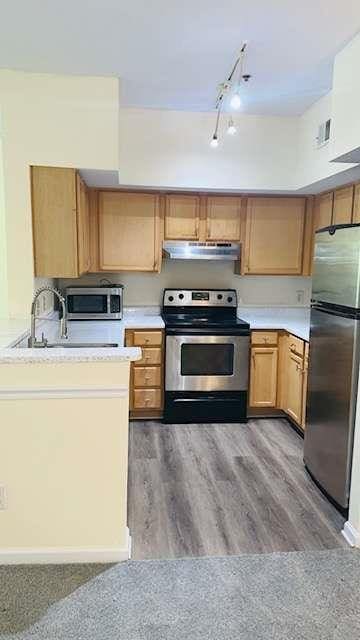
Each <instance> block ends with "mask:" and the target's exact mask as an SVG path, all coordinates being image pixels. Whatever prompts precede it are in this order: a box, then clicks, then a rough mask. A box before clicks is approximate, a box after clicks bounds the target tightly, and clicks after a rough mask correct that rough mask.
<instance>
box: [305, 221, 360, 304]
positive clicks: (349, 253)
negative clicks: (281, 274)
mask: <svg viewBox="0 0 360 640" xmlns="http://www.w3.org/2000/svg"><path fill="white" fill-rule="evenodd" d="M359 283H360V225H346V226H343V227H333V228H329V230H324V231H318V232H317V233H316V239H315V252H314V269H313V288H312V299H313V300H314V302H315V301H319V302H322V303H328V304H336V305H340V306H345V307H352V308H359V307H360V287H359Z"/></svg>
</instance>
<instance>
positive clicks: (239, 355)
mask: <svg viewBox="0 0 360 640" xmlns="http://www.w3.org/2000/svg"><path fill="white" fill-rule="evenodd" d="M249 344H250V340H249V336H227V335H210V336H209V335H195V336H194V335H182V336H181V335H180V336H179V335H175V336H171V335H170V336H167V337H166V361H165V371H166V374H165V390H166V391H233V390H245V391H246V390H247V387H248V371H249V366H248V365H249Z"/></svg>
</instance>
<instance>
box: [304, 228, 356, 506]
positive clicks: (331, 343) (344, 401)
mask: <svg viewBox="0 0 360 640" xmlns="http://www.w3.org/2000/svg"><path fill="white" fill-rule="evenodd" d="M359 323H360V225H342V226H339V227H332V228H331V227H329V228H326V229H322V230H320V231H318V232H317V233H316V239H315V252H314V271H313V288H312V301H311V328H310V359H309V381H308V397H307V419H306V431H305V447H304V462H305V465H306V467H307V469H308V471H309V472H310V474H311V475H312V477H313V478H314V480H315V481H316V482H317V483H318V484H319V486H320V487H321V488H322V489H323V490H324V491H325V492H326V494H327V495H328V496H329V498H330V499H332V500H333V501H334V502H335V503H336V504H337V505H338V506H339V507H340V508H341V509H342V510H346V509H347V508H348V504H349V492H350V477H351V461H352V449H353V434H354V423H355V412H356V398H357V386H358V374H359V346H360V341H359V330H360V324H359Z"/></svg>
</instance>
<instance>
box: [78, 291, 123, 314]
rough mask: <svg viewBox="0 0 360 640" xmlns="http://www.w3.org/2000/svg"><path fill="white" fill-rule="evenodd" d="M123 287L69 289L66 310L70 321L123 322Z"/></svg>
mask: <svg viewBox="0 0 360 640" xmlns="http://www.w3.org/2000/svg"><path fill="white" fill-rule="evenodd" d="M123 295H124V294H123V286H122V285H117V286H109V287H108V286H103V287H68V288H67V289H66V308H67V316H68V319H69V320H121V319H122V314H123Z"/></svg>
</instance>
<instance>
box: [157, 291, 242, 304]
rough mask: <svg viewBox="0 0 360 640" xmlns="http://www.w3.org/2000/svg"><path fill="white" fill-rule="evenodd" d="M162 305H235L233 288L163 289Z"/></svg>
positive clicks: (235, 296)
mask: <svg viewBox="0 0 360 640" xmlns="http://www.w3.org/2000/svg"><path fill="white" fill-rule="evenodd" d="M163 306H164V307H199V306H205V307H237V295H236V290H235V289H165V291H164V297H163Z"/></svg>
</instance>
